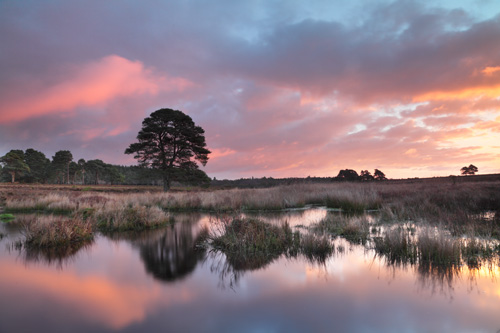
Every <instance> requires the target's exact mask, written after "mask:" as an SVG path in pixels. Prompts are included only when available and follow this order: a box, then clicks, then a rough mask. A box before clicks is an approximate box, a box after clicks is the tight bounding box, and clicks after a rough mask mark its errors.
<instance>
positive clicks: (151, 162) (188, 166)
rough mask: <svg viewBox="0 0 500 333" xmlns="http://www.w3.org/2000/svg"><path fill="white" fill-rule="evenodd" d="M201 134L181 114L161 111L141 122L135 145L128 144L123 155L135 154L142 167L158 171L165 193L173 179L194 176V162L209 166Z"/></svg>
mask: <svg viewBox="0 0 500 333" xmlns="http://www.w3.org/2000/svg"><path fill="white" fill-rule="evenodd" d="M204 134H205V131H204V130H203V129H202V128H201V127H200V126H196V125H195V123H194V122H193V120H192V119H191V117H189V116H188V115H186V114H184V113H183V112H182V111H178V110H172V109H160V110H157V111H155V112H153V113H152V114H151V115H150V116H149V117H147V118H145V119H144V121H143V122H142V129H141V130H140V131H139V134H138V135H137V140H138V142H136V143H132V144H130V146H129V147H128V148H127V149H126V150H125V154H135V155H134V158H135V159H137V160H138V161H139V163H140V164H141V165H142V166H147V167H151V168H154V169H159V170H161V172H162V176H163V190H164V191H168V190H169V189H170V184H171V181H172V178H173V177H176V176H178V175H179V174H184V173H191V174H192V173H194V170H198V169H199V168H198V164H197V163H196V161H198V162H200V163H201V164H202V165H203V166H205V165H206V163H207V162H208V155H209V154H210V150H208V149H207V148H206V143H205V136H204Z"/></svg>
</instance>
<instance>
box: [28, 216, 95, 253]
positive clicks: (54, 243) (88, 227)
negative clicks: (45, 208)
mask: <svg viewBox="0 0 500 333" xmlns="http://www.w3.org/2000/svg"><path fill="white" fill-rule="evenodd" d="M19 222H20V223H21V224H22V225H23V226H24V230H25V237H26V239H25V245H26V246H27V247H31V248H43V247H67V246H70V245H78V244H83V243H86V242H89V241H92V240H93V239H94V232H93V229H92V224H91V223H90V222H89V221H86V220H84V219H83V218H81V217H73V218H68V217H66V216H54V215H49V216H37V215H31V216H23V217H21V218H20V221H19Z"/></svg>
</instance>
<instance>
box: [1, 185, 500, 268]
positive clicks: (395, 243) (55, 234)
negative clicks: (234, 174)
mask: <svg viewBox="0 0 500 333" xmlns="http://www.w3.org/2000/svg"><path fill="white" fill-rule="evenodd" d="M472 179H473V178H469V177H456V178H439V179H435V180H427V181H420V180H414V181H410V180H407V181H373V182H335V183H310V184H308V183H303V184H293V185H282V186H276V187H271V188H258V189H239V188H233V189H174V190H172V191H170V192H166V193H165V192H161V191H160V189H159V188H157V187H125V186H107V187H105V186H93V187H84V186H71V185H65V186H64V185H63V186H56V185H45V186H44V185H18V184H13V185H12V184H1V185H0V214H2V216H4V218H3V221H4V222H5V223H19V224H22V225H23V227H24V230H25V232H24V234H25V240H24V241H23V244H22V246H25V247H27V248H54V247H68V246H71V247H76V248H78V246H82V245H84V244H88V243H89V242H91V241H92V239H93V237H94V234H95V233H96V232H101V233H110V232H121V231H131V230H132V231H139V230H144V229H152V228H161V227H163V226H165V225H167V224H169V223H174V222H173V221H174V218H173V217H174V216H175V214H176V213H177V212H191V211H197V212H199V211H202V212H206V213H207V214H212V215H213V216H214V218H213V220H214V221H216V222H214V223H213V224H214V226H212V227H211V228H210V227H209V230H207V231H206V236H205V237H204V238H203V239H202V240H201V242H202V243H203V244H198V245H201V246H205V247H210V248H212V249H214V250H217V251H222V252H224V253H225V254H226V255H227V257H228V260H233V261H235V262H237V261H241V260H244V261H255V262H259V261H260V257H259V255H262V254H266V257H273V256H280V255H288V256H295V255H298V254H300V255H305V256H306V257H309V258H313V259H315V260H324V259H325V258H326V257H327V256H328V255H329V253H331V251H333V249H332V247H331V244H330V240H331V239H333V238H334V237H342V238H345V239H347V240H348V241H350V242H354V243H357V244H363V245H365V246H367V247H369V248H371V249H373V250H375V251H376V253H378V254H380V255H383V256H385V257H386V258H387V260H389V261H394V262H398V261H401V262H410V263H414V262H420V263H422V262H431V263H433V264H448V265H449V264H453V265H458V264H460V262H466V263H467V264H477V263H478V262H479V261H481V260H483V259H488V260H491V259H492V258H493V259H494V260H498V257H499V256H500V246H499V245H498V244H499V241H498V240H499V239H500V181H499V180H495V179H491V178H490V179H486V180H481V179H480V178H476V179H477V180H478V181H470V180H472ZM465 180H467V181H465ZM313 206H321V207H325V209H327V210H328V211H329V212H335V214H333V213H332V214H327V215H326V217H325V218H324V219H323V220H321V221H319V222H318V223H315V224H314V225H310V226H307V227H306V228H303V230H300V231H299V230H292V228H291V227H290V226H288V225H287V224H283V225H280V226H273V225H268V224H266V223H264V222H262V221H259V220H258V219H255V218H249V217H248V215H245V213H248V212H254V211H276V212H279V211H286V210H288V209H301V208H307V207H313ZM368 215H369V216H370V218H369V217H368ZM373 216H375V217H376V218H373ZM7 221H10V222H7ZM255 254H257V255H258V256H257V257H256V256H255ZM242 258H243V259H242Z"/></svg>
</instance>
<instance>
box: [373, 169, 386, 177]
mask: <svg viewBox="0 0 500 333" xmlns="http://www.w3.org/2000/svg"><path fill="white" fill-rule="evenodd" d="M373 176H374V177H375V179H376V180H386V179H387V178H386V177H385V173H383V172H382V171H380V170H379V169H375V171H374V172H373Z"/></svg>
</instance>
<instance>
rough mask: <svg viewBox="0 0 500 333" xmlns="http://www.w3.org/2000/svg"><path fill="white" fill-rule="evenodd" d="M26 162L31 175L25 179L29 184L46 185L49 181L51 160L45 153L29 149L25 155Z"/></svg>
mask: <svg viewBox="0 0 500 333" xmlns="http://www.w3.org/2000/svg"><path fill="white" fill-rule="evenodd" d="M24 161H25V162H26V164H27V165H28V167H29V168H30V173H29V175H27V176H25V177H23V178H24V179H25V180H26V181H27V182H37V183H45V182H46V181H47V178H48V169H49V166H50V160H49V159H48V158H47V157H46V156H45V154H44V153H42V152H40V151H38V150H35V149H33V148H28V149H26V152H25V153H24Z"/></svg>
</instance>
